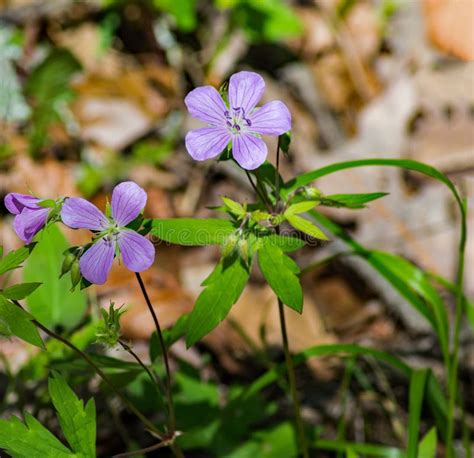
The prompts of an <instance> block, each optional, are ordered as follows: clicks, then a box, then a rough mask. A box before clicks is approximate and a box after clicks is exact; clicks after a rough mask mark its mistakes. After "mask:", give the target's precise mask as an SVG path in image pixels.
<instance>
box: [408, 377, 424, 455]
mask: <svg viewBox="0 0 474 458" xmlns="http://www.w3.org/2000/svg"><path fill="white" fill-rule="evenodd" d="M427 377H428V370H427V369H416V370H414V371H413V373H412V376H411V377H410V395H409V405H408V412H409V416H408V445H407V456H408V458H417V457H418V436H419V434H420V419H421V408H422V406H423V399H424V397H425V387H426V380H427Z"/></svg>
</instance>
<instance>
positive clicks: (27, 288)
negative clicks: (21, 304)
mask: <svg viewBox="0 0 474 458" xmlns="http://www.w3.org/2000/svg"><path fill="white" fill-rule="evenodd" d="M41 284H42V283H39V282H34V283H20V284H18V285H13V286H10V287H8V288H5V289H4V290H3V291H0V294H1V295H2V296H4V297H6V298H7V299H10V300H15V301H20V300H21V299H24V298H25V297H26V296H29V295H30V294H31V293H32V292H33V291H34V290H35V289H36V288H38V287H39V286H40V285H41Z"/></svg>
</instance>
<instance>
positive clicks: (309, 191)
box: [304, 186, 323, 200]
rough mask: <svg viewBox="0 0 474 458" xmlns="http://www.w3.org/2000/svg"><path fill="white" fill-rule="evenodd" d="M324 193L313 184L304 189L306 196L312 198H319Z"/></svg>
mask: <svg viewBox="0 0 474 458" xmlns="http://www.w3.org/2000/svg"><path fill="white" fill-rule="evenodd" d="M322 194H323V193H322V192H321V191H320V190H319V189H318V188H314V187H313V186H308V187H306V188H305V189H304V196H305V197H306V198H308V199H311V200H316V199H319V198H320V197H321V196H322Z"/></svg>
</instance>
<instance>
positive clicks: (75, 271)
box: [70, 259, 82, 291]
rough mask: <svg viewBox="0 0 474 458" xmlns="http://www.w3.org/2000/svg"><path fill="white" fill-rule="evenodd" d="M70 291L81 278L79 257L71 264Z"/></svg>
mask: <svg viewBox="0 0 474 458" xmlns="http://www.w3.org/2000/svg"><path fill="white" fill-rule="evenodd" d="M70 270H71V285H72V287H71V291H74V288H75V287H76V286H77V285H78V284H79V282H80V281H81V279H82V275H81V269H80V268H79V259H75V260H74V262H73V263H72V265H71V269H70Z"/></svg>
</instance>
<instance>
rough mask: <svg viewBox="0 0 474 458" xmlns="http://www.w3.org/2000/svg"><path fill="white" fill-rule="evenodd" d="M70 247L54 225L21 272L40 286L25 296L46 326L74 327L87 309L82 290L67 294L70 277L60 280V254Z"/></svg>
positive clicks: (46, 232)
mask: <svg viewBox="0 0 474 458" xmlns="http://www.w3.org/2000/svg"><path fill="white" fill-rule="evenodd" d="M68 248H69V244H68V243H67V241H66V238H65V237H64V235H63V234H62V232H61V231H60V230H59V228H58V227H57V226H56V225H51V226H49V227H47V228H45V229H44V230H43V231H42V232H41V235H40V238H39V241H38V245H37V247H36V249H35V251H34V252H33V253H32V254H31V256H30V257H29V259H28V261H27V263H26V264H25V268H24V270H23V279H24V280H25V281H26V282H36V281H42V282H43V285H42V286H41V288H38V289H37V290H36V291H34V292H33V293H32V294H31V295H29V296H28V297H27V304H28V307H29V309H30V311H31V312H32V314H33V315H34V316H35V318H36V319H37V320H38V321H40V322H41V323H42V324H44V325H45V326H48V327H54V326H57V325H62V326H64V327H66V328H67V329H71V328H73V327H74V326H76V325H77V324H78V323H79V321H80V320H81V319H82V317H83V315H84V312H85V311H86V308H87V296H86V293H85V292H84V291H78V290H76V291H74V292H71V291H70V288H71V286H70V282H69V278H67V277H63V278H59V276H60V275H61V265H62V262H63V253H64V251H66V250H67V249H68Z"/></svg>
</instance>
